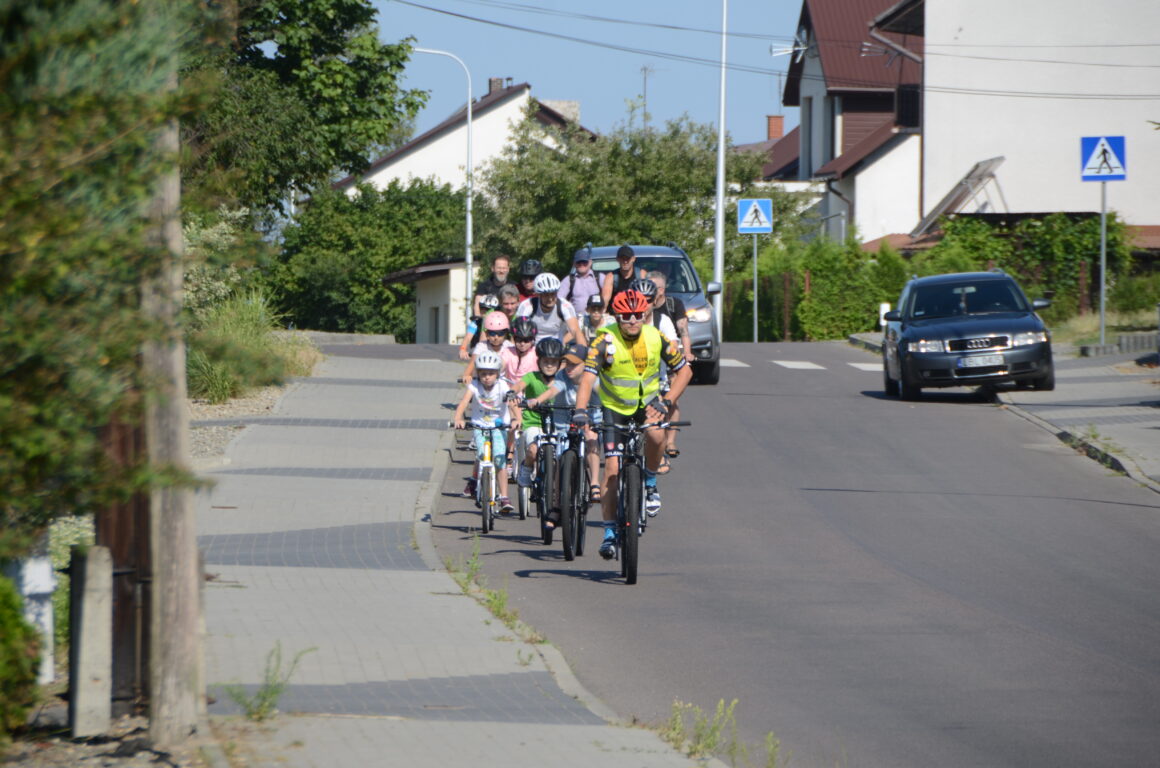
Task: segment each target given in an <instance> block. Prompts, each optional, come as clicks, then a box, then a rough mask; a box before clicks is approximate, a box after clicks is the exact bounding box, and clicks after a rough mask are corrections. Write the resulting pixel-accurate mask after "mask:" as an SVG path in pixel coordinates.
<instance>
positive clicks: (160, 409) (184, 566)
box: [141, 4, 205, 747]
mask: <svg viewBox="0 0 1160 768" xmlns="http://www.w3.org/2000/svg"><path fill="white" fill-rule="evenodd" d="M165 5H168V6H169V7H168V8H164V6H162V7H163V8H164V10H160V11H159V13H160V14H161V15H163V17H165V18H166V20H167V21H168V22H169V23H170V24H173V23H174V22H175V19H176V14H174V13H172V12H171V11H172V6H171V5H170V4H165ZM176 63H177V62H176V57H172V58H171V59H170V61H169V62H168V63H167V65H168V67H169V72H168V74H167V78H166V80H167V82H166V90H169V91H174V90H176V89H177V69H176ZM162 66H166V64H162ZM156 146H157V149H158V152H159V155H160V156H161V158H162V160H163V163H164V165H163V167H164V168H165V170H163V171H162V173H161V174H160V175H159V177H158V180H157V190H156V193H155V196H154V200H153V205H152V211H151V213H152V218H153V220H154V222H155V225H156V229H155V231H154V237H153V242H152V245H153V246H154V247H155V248H156V250H157V252H158V253H159V254H160V256H159V258H158V261H157V268H156V269H155V270H153V271H152V273H151V274H149V275H147V276H146V277H145V280H144V284H143V286H142V299H141V309H142V313H143V314H144V315H145V317H146V318H147V319H148V320H150V321H152V322H154V323H156V325H157V331H156V335H155V336H154V337H153V338H152V339H150V340H149V341H148V342H146V344H145V346H144V349H143V350H142V365H143V367H144V370H145V378H146V381H147V385H146V386H147V393H148V394H147V396H146V401H145V442H146V445H147V450H148V455H149V462H150V464H151V465H152V466H154V467H171V468H173V469H176V470H188V468H189V467H188V465H189V458H188V457H189V423H188V416H187V414H186V409H185V397H186V386H185V342H184V339H183V337H182V334H181V328H180V326H179V324H178V315H179V312H180V310H181V288H182V264H181V258H182V239H181V211H180V203H181V171H180V168H179V166H178V156H179V152H178V150H179V148H180V139H179V134H178V126H177V121H176V120H170V121H169V123H167V124H166V125H165V126H164V127H163V128H162V129H161V132H160V134H159V136H158V138H157V142H156ZM149 517H150V520H151V525H150V533H151V544H150V549H151V551H152V566H153V573H152V589H151V590H150V592H151V606H150V619H151V621H150V626H149V681H150V682H149V692H150V697H149V740H150V741H151V742H152V743H153V744H154V745H157V746H161V747H164V746H172V745H176V744H180V743H182V742H183V741H185V740H186V739H187V738H188V737H189V736H190V735H191V734H192V733H193V732H194V731H195V730H196V729H197V720H198V710H199V700H200V697H202V696H204V695H205V691H204V688H205V685H204V680H203V679H202V676H203V668H202V661H201V659H202V649H201V634H200V625H201V622H200V613H201V598H200V579H199V573H198V570H199V569H198V557H197V531H196V526H195V519H194V506H193V492H192V490H191V489H189V488H188V487H180V486H173V485H170V486H167V487H162V488H157V489H154V490H153V491H152V493H151V495H150V504H149Z"/></svg>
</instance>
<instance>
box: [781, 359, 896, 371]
mask: <svg viewBox="0 0 1160 768" xmlns="http://www.w3.org/2000/svg"><path fill="white" fill-rule="evenodd" d="M769 362H771V363H773V364H774V365H780V366H781V367H782V368H789V369H790V370H795V371H824V370H826V366H824V365H818V364H817V363H811V362H810V361H808V360H770V361H769ZM846 365H848V366H850V367H851V368H857V369H858V370H859V371H875V372H876V371H880V370H882V364H881V363H851V362H847V363H846Z"/></svg>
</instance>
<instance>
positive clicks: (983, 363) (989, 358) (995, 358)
mask: <svg viewBox="0 0 1160 768" xmlns="http://www.w3.org/2000/svg"><path fill="white" fill-rule="evenodd" d="M1003 362H1004V361H1003V356H1002V355H972V356H971V357H960V358H959V362H958V366H959V367H960V368H989V367H991V366H996V365H1003Z"/></svg>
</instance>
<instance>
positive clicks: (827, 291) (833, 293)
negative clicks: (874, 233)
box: [797, 238, 880, 339]
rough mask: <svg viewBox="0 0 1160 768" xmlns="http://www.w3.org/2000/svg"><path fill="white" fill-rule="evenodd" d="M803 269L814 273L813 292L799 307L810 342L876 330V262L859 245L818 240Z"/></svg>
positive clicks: (807, 256) (877, 296)
mask: <svg viewBox="0 0 1160 768" xmlns="http://www.w3.org/2000/svg"><path fill="white" fill-rule="evenodd" d="M802 266H803V267H804V268H805V269H808V270H809V271H810V292H809V294H807V295H806V296H805V297H804V298H803V299H802V301H801V303H800V304H799V305H798V310H797V311H798V319H799V321H800V323H801V330H802V333H804V334H805V337H806V338H807V339H838V338H842V337H844V336H848V335H849V334H851V333H857V332H859V331H867V330H870V329H871V328H873V323H874V320H875V318H877V316H878V312H877V310H878V302H879V295H880V294H879V289H878V287H877V286H876V285H875V282H874V281H873V279H872V277H871V276H872V274H873V271H874V262H872V261H871V255H870V254H867V253H865V252H863V251H862V249H861V248H860V247H859V246H858V244H857V242H855V241H853V240H850V241H848V242H846V243H836V242H834V241H833V240H829V239H826V238H818V239H816V240H814V241H813V242H811V243H810V244H809V246H807V248H806V252H805V255H804V257H803V259H802Z"/></svg>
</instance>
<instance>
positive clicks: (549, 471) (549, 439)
mask: <svg viewBox="0 0 1160 768" xmlns="http://www.w3.org/2000/svg"><path fill="white" fill-rule="evenodd" d="M525 407H526V406H525ZM528 410H533V411H535V412H536V413H538V414H540V420H541V422H542V423H541V427H540V428H541V429H542V430H543V432H542V433H541V434H540V435H539V436H538V437H536V445H537V446H538V447H537V449H536V479H535V482H534V483H533V485H532V497H533V498H534V499H535V502H536V510H537V513H538V514H539V516H540V539H541V540H542V541H543V542H544V544H546V545H550V544H551V543H552V537H553V533H554V531H553V529H552V527H551V526H550V525H549V524H548V523H549V518H548V515H549V514H550V513H551V511H552V509H553V508H555V506H556V501H555V499H556V496H555V494H556V451H557V446H559V444H560V436H559V435H558V434H556V420H555V418H554V416H553V411H554V410H555V409H554V407H553V406H551V405H541V406H539V407H538V408H530V409H528ZM569 559H570V558H569Z"/></svg>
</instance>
